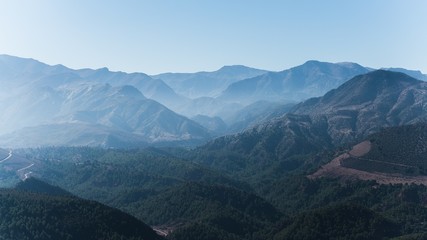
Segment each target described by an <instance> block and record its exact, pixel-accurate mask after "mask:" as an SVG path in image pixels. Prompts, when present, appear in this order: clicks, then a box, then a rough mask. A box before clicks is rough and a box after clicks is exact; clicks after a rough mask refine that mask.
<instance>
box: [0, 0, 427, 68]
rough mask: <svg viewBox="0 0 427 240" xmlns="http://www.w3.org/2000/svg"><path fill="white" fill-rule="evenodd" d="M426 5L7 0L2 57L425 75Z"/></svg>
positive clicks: (0, 10) (1, 17) (1, 4)
mask: <svg viewBox="0 0 427 240" xmlns="http://www.w3.org/2000/svg"><path fill="white" fill-rule="evenodd" d="M425 9H427V2H426V1H422V0H418V1H410V2H409V1H390V0H378V1H367V0H363V1H359V0H358V1H345V2H344V1H338V0H328V1H307V0H306V1H268V3H266V2H264V1H245V0H236V1H226V0H217V1H196V0H185V1H101V0H94V1H82V0H77V1H53V0H40V1H30V0H13V1H8V0H2V1H0V34H1V36H2V37H1V38H0V53H4V54H9V55H14V56H20V57H30V58H34V59H38V60H40V61H42V62H46V63H48V64H51V65H54V64H59V63H60V64H64V65H66V66H68V67H71V68H74V69H78V68H100V67H105V66H106V67H109V68H110V69H112V70H120V71H126V72H145V73H148V74H157V73H162V72H195V71H200V70H207V71H212V70H216V69H219V68H220V67H221V66H223V65H232V64H242V65H247V66H251V67H255V68H260V69H267V70H275V71H279V70H283V69H286V68H289V67H292V66H296V65H298V64H301V63H303V62H305V61H306V60H309V59H316V60H320V61H328V62H343V61H352V62H358V63H361V64H363V65H365V66H369V67H373V68H379V67H404V68H408V69H419V70H421V71H423V72H427V67H426V65H425V64H424V62H425V61H424V57H425V56H426V55H427V45H426V44H425V43H426V42H427V32H426V31H425V30H424V25H425V23H427V15H426V14H425Z"/></svg>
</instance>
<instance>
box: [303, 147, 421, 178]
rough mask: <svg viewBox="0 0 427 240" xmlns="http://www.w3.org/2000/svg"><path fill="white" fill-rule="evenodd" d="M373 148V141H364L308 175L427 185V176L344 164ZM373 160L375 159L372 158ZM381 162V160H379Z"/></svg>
mask: <svg viewBox="0 0 427 240" xmlns="http://www.w3.org/2000/svg"><path fill="white" fill-rule="evenodd" d="M370 150H371V142H370V141H364V142H361V143H359V144H357V145H356V146H354V147H353V148H352V149H351V150H350V151H349V152H346V153H343V154H341V155H340V156H338V157H336V158H335V159H333V160H332V161H331V162H329V163H328V164H325V165H323V166H321V167H320V169H319V170H317V171H316V172H315V173H313V174H311V175H308V176H307V177H308V178H309V179H316V178H320V177H331V178H337V177H339V178H342V179H360V180H374V181H376V182H377V183H379V184H411V183H415V184H423V185H426V186H427V176H416V177H412V176H404V175H402V174H387V173H380V172H365V171H361V170H357V169H353V168H347V167H344V166H342V162H343V160H345V159H347V158H350V157H355V158H361V157H362V156H364V155H365V154H367V153H368V152H369V151H370ZM371 161H373V160H371ZM377 162H379V161H377Z"/></svg>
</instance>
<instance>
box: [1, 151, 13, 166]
mask: <svg viewBox="0 0 427 240" xmlns="http://www.w3.org/2000/svg"><path fill="white" fill-rule="evenodd" d="M11 157H12V150H9V155H8V156H7V157H5V158H4V159H3V160H1V161H0V163H2V162H4V161H6V160H8V159H10V158H11Z"/></svg>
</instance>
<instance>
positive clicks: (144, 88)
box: [77, 68, 189, 109]
mask: <svg viewBox="0 0 427 240" xmlns="http://www.w3.org/2000/svg"><path fill="white" fill-rule="evenodd" d="M77 72H78V74H79V76H80V77H82V78H83V79H86V80H87V81H90V82H96V83H108V84H110V85H112V86H123V85H131V86H133V87H135V88H137V89H138V90H139V91H141V93H143V94H144V96H146V97H147V98H150V99H153V100H156V101H158V102H159V103H161V104H163V105H165V106H167V107H169V108H172V109H175V108H176V107H177V106H180V105H181V104H182V103H184V102H187V101H189V99H186V98H185V97H183V96H180V95H178V94H177V93H176V92H175V91H174V90H172V88H170V87H169V86H168V85H167V84H166V83H164V82H163V81H162V80H159V79H153V78H151V77H150V76H148V75H146V74H144V73H124V72H111V71H110V70H108V68H101V69H97V70H92V69H82V70H78V71H77Z"/></svg>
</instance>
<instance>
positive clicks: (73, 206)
mask: <svg viewBox="0 0 427 240" xmlns="http://www.w3.org/2000/svg"><path fill="white" fill-rule="evenodd" d="M30 182H33V181H32V180H29V181H28V182H24V183H22V184H20V187H19V190H13V189H1V190H0V213H1V216H2V217H1V220H0V235H1V236H2V238H4V239H24V240H25V239H62V238H64V239H153V240H154V239H162V238H161V237H159V236H158V235H157V234H156V233H155V232H154V231H153V230H152V229H151V228H150V227H149V226H147V225H146V224H144V223H142V222H141V221H139V220H137V219H135V218H134V217H132V216H130V215H128V214H125V213H123V212H120V211H119V210H116V209H112V208H110V207H107V206H105V205H102V204H100V203H97V202H93V201H88V200H83V199H79V198H77V197H73V196H67V195H63V194H60V195H56V194H52V191H50V190H49V188H52V189H55V188H53V187H49V186H48V185H45V186H44V192H49V194H44V193H40V192H39V191H38V190H36V191H33V190H32V187H33V186H34V184H33V183H30ZM23 189H25V190H23ZM55 191H56V190H55ZM23 219H24V221H23Z"/></svg>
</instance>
